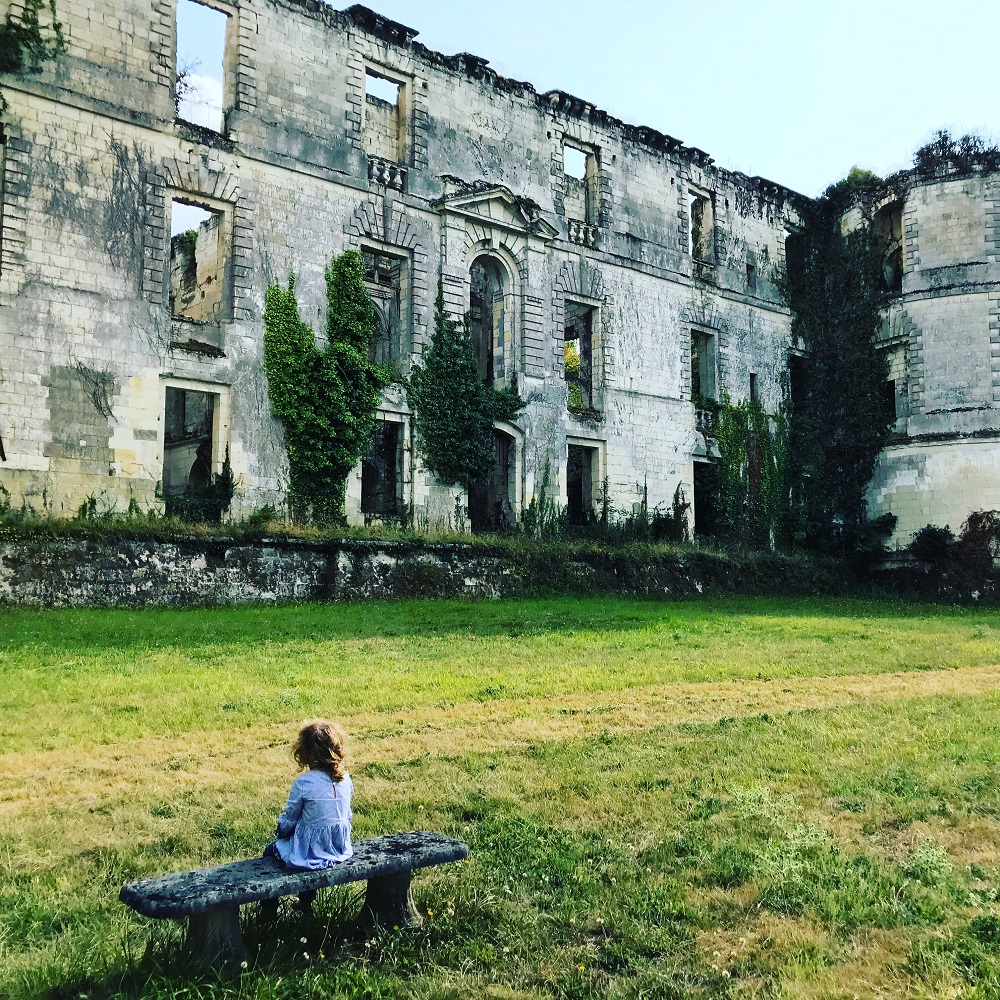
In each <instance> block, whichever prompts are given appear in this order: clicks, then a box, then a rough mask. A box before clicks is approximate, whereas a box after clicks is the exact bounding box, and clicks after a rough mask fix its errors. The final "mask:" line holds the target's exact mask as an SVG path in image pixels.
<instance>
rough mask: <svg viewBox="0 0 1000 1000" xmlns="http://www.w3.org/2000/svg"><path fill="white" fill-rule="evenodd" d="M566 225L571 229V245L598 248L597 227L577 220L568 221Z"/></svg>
mask: <svg viewBox="0 0 1000 1000" xmlns="http://www.w3.org/2000/svg"><path fill="white" fill-rule="evenodd" d="M566 225H567V227H568V228H569V239H570V242H571V243H578V244H579V245H580V246H582V247H591V248H593V247H596V246H597V226H591V225H590V224H588V223H586V222H579V221H577V220H576V219H568V220H567V222H566Z"/></svg>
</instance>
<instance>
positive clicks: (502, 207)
mask: <svg viewBox="0 0 1000 1000" xmlns="http://www.w3.org/2000/svg"><path fill="white" fill-rule="evenodd" d="M190 2H191V0H88V2H87V3H86V4H85V3H83V2H81V0H60V2H59V15H60V18H61V20H62V22H63V25H64V33H65V38H66V50H65V51H64V52H63V53H61V54H60V55H59V57H58V58H57V59H55V60H53V61H51V62H49V63H47V64H45V66H44V67H43V69H42V71H41V72H39V73H31V74H19V75H17V76H3V77H0V85H2V91H3V96H4V98H5V99H6V107H5V110H4V111H3V116H2V139H3V144H2V147H0V149H2V160H0V170H2V192H3V199H2V235H0V240H2V244H0V252H2V257H0V442H2V444H0V484H2V485H3V486H4V487H5V488H6V489H7V490H8V491H9V493H10V494H11V497H12V500H13V502H14V503H15V504H17V503H20V502H22V500H23V501H26V502H27V503H29V504H31V505H32V506H34V507H36V508H37V509H41V508H43V507H45V508H46V509H49V510H51V511H53V512H54V513H60V514H67V513H72V512H73V511H75V509H76V508H77V506H78V505H79V504H80V503H81V502H82V501H83V500H85V499H86V498H87V497H91V496H93V497H95V498H97V500H98V503H99V504H100V505H102V506H104V507H108V508H110V507H113V506H117V507H118V508H119V509H124V507H126V506H127V505H128V504H129V502H130V501H131V500H133V499H134V500H136V501H137V502H138V503H139V505H140V506H141V507H147V506H156V505H159V504H161V503H163V502H164V501H165V500H166V499H168V498H169V497H170V496H171V495H173V494H176V493H182V492H183V491H185V490H186V489H188V488H189V487H190V486H191V485H198V484H203V483H205V482H207V481H209V480H210V478H211V476H212V475H214V474H217V473H218V472H219V471H220V470H221V468H222V463H223V461H224V459H225V456H226V454H227V453H228V454H229V456H230V459H231V463H232V468H233V472H234V474H235V475H236V477H237V485H238V494H237V498H236V501H235V506H236V509H235V512H236V513H242V512H247V511H250V510H253V509H255V508H258V507H261V506H263V505H268V504H270V505H275V506H279V507H280V506H281V504H282V503H283V501H284V489H285V484H286V481H287V458H286V453H285V448H284V441H283V435H282V428H281V425H280V424H279V423H278V422H277V421H276V420H275V419H274V418H273V416H272V415H271V412H270V406H269V402H268V394H267V386H266V381H265V377H264V372H263V368H262V337H263V321H262V313H263V305H264V296H265V292H266V289H267V287H268V285H269V284H270V283H271V282H272V281H274V280H280V281H285V280H287V278H288V276H289V274H291V273H294V274H295V275H296V276H297V289H298V292H299V298H300V304H301V306H302V314H303V318H304V319H306V320H307V321H308V322H310V323H311V324H312V325H313V327H314V328H315V329H316V330H317V331H318V332H321V331H322V329H323V317H324V315H325V305H326V304H325V287H324V282H323V269H324V266H325V265H326V264H327V263H328V262H329V260H330V258H331V256H332V255H333V254H334V253H336V252H340V251H342V250H344V249H347V248H355V249H357V250H359V251H361V253H362V255H363V259H364V261H365V265H366V280H367V282H368V286H369V290H370V292H371V295H372V297H373V299H374V301H375V303H376V306H377V310H378V315H379V333H378V338H377V342H376V343H375V344H374V345H373V348H372V349H373V352H374V354H373V356H374V357H375V358H377V359H378V360H380V361H384V362H388V363H393V364H395V365H397V366H398V367H399V369H400V370H401V372H403V373H404V374H405V372H406V371H407V370H408V368H409V366H411V365H413V364H419V363H420V357H421V352H422V351H423V350H424V349H425V347H426V346H427V344H428V343H429V338H430V335H431V324H432V322H433V299H434V295H435V293H436V288H437V282H438V280H439V278H440V279H441V280H442V281H443V286H444V293H445V297H446V302H447V306H448V309H449V310H450V311H451V312H452V313H453V314H454V315H455V316H459V317H460V316H463V315H466V314H468V315H469V317H470V321H471V329H472V335H473V340H474V345H475V350H476V355H477V359H478V362H479V366H480V371H481V374H482V377H483V378H484V379H485V380H486V381H487V382H490V383H492V384H494V385H496V386H504V385H509V384H511V383H512V382H514V381H515V380H516V384H517V386H518V388H519V390H520V392H521V395H522V396H523V397H524V398H525V399H526V400H527V401H528V405H527V407H526V408H525V410H524V411H523V412H522V413H521V414H520V416H519V417H518V419H517V421H516V422H515V423H510V424H500V425H498V426H496V428H495V430H494V437H495V446H496V466H495V471H494V475H493V477H492V478H491V480H490V482H488V483H484V484H482V487H481V488H480V489H477V490H474V491H473V493H472V495H471V496H468V497H465V496H464V495H459V494H457V491H456V490H454V489H452V488H449V487H445V486H443V485H441V484H440V483H437V482H436V481H435V480H434V479H433V477H432V476H430V475H429V474H428V473H427V472H426V471H425V470H424V469H423V468H422V466H421V461H420V454H419V452H418V451H417V450H416V448H415V445H414V435H413V428H412V422H411V414H410V412H409V410H408V407H407V404H406V400H405V396H404V394H403V393H402V391H401V390H400V389H398V388H395V387H394V388H392V389H390V390H389V391H388V392H387V393H386V395H385V398H384V400H383V403H382V406H381V409H380V411H379V420H378V424H377V427H376V431H375V433H374V436H373V440H372V448H371V453H370V455H369V456H368V457H367V458H366V459H365V460H364V461H363V462H362V463H361V464H360V465H359V467H358V468H357V470H356V471H355V473H354V474H353V475H352V477H351V481H350V483H349V489H348V515H349V517H350V519H351V520H352V521H355V522H362V521H364V520H366V519H367V520H373V519H374V520H378V519H383V518H390V517H395V516H398V515H399V513H400V512H401V511H403V510H409V511H412V516H413V518H414V520H415V522H416V524H417V525H418V526H424V525H427V526H433V525H442V524H447V523H453V522H454V519H455V517H456V511H458V512H459V514H458V517H459V520H464V519H465V518H466V517H467V518H468V520H469V521H470V522H471V524H472V525H473V526H474V527H475V526H482V527H486V526H489V525H490V524H494V523H496V521H497V519H498V518H501V517H502V518H503V519H511V520H513V519H516V518H517V517H518V516H519V515H520V512H521V511H522V510H523V509H524V507H525V505H526V503H527V502H528V500H529V499H530V498H531V497H532V495H534V494H535V493H536V492H537V491H538V489H539V487H540V484H541V482H542V479H543V477H545V476H546V475H547V476H548V477H549V480H550V482H551V484H552V488H553V490H554V492H555V494H556V497H557V499H558V500H559V502H560V503H562V504H563V505H565V506H566V507H567V509H568V511H569V514H570V517H571V518H572V519H576V520H584V519H586V517H587V516H588V515H589V513H590V512H591V511H593V509H594V507H595V505H596V504H598V503H599V502H600V500H601V498H602V496H603V494H604V491H605V489H606V490H607V496H608V500H609V502H610V504H611V505H612V506H613V507H614V508H615V509H616V510H624V511H630V510H631V509H632V508H633V505H635V504H637V503H639V502H641V501H642V499H643V498H644V497H646V498H647V499H648V503H649V504H650V505H651V506H653V505H656V504H669V503H670V501H671V499H672V497H673V496H674V494H675V490H676V489H677V487H678V486H680V487H681V489H682V491H683V493H684V495H685V496H686V497H687V498H689V499H691V498H693V500H694V508H695V516H697V512H698V506H699V502H700V500H701V499H702V498H703V489H704V487H703V486H702V485H701V484H702V483H703V482H704V479H703V475H702V470H703V469H704V468H705V467H706V466H707V464H708V463H711V461H712V460H713V458H714V457H715V455H716V454H717V449H716V447H715V444H714V440H713V435H712V426H711V419H710V416H709V413H708V411H707V410H706V409H705V408H704V407H703V406H699V403H700V402H702V401H703V400H705V399H713V398H714V399H718V398H721V395H722V394H723V393H727V394H728V395H729V397H730V398H731V399H733V400H742V399H746V398H757V399H759V400H760V401H761V402H762V404H763V405H764V407H765V408H766V409H768V410H769V411H774V410H776V409H777V408H778V406H779V405H780V402H781V400H782V394H783V392H784V391H786V386H785V382H786V379H787V372H788V370H789V369H788V361H789V355H790V353H791V355H792V357H793V358H794V356H795V351H796V345H795V344H793V343H792V341H791V334H790V326H791V324H790V316H789V313H788V310H787V308H786V307H785V305H784V304H783V302H782V299H781V296H780V294H779V292H778V288H777V287H776V280H777V279H778V278H779V277H780V275H781V274H782V272H783V269H784V267H785V241H786V236H787V235H788V233H789V232H791V231H793V230H794V228H795V224H796V212H795V205H796V203H797V198H798V196H796V195H794V194H793V193H792V192H790V191H788V190H787V189H785V188H783V187H781V186H780V185H778V184H774V183H772V182H770V181H766V180H764V179H762V178H759V177H747V176H745V175H743V174H740V173H734V172H730V171H726V170H722V169H719V168H718V167H716V166H715V165H714V164H713V161H712V159H711V158H710V157H709V156H708V155H706V154H705V153H703V152H702V151H700V150H698V149H693V148H690V147H688V146H685V145H684V144H683V143H681V142H680V141H678V140H677V139H674V138H672V137H670V136H667V135H663V134H661V133H659V132H657V131H654V130H653V129H649V128H642V127H637V126H633V125H628V124H625V123H623V122H621V121H618V120H617V119H615V118H612V117H611V116H610V115H608V114H607V113H605V112H603V111H601V110H599V109H598V108H596V107H594V106H593V105H590V104H588V103H586V102H585V101H582V100H579V99H578V98H575V97H572V96H570V95H569V94H565V93H562V92H560V91H552V92H549V93H545V94H540V93H537V92H536V91H535V89H534V88H533V87H532V86H531V85H530V84H528V83H522V82H518V81H514V80H509V79H506V78H504V77H501V76H499V75H498V74H497V73H496V72H495V71H494V70H492V69H491V68H490V67H489V66H488V64H487V63H486V61H485V60H483V59H480V58H478V57H476V56H472V55H468V54H460V55H456V56H444V55H441V54H439V53H437V52H433V51H431V50H429V49H427V48H425V47H424V46H422V45H421V44H420V43H419V42H417V41H416V40H415V36H416V32H415V31H412V30H411V29H409V28H406V27H404V26H403V25H400V24H396V23H394V22H392V21H389V20H387V19H385V18H383V17H380V16H378V15H376V14H374V13H373V12H371V11H369V10H367V9H366V8H363V7H360V6H355V7H351V8H349V9H348V10H345V11H337V10H334V9H332V8H330V7H328V6H326V5H325V4H324V3H322V2H319V0H206V2H205V3H204V4H203V5H201V6H203V7H206V8H209V9H210V11H212V12H216V14H217V16H218V17H219V18H220V19H221V24H222V25H223V28H222V35H221V36H220V37H224V42H223V43H221V44H220V53H219V59H220V62H221V63H222V65H223V93H222V100H221V108H220V114H219V115H218V117H217V120H215V121H211V122H209V123H208V124H202V125H195V124H192V123H190V122H187V121H185V120H183V118H184V115H183V113H182V112H183V108H184V106H183V101H182V100H181V98H182V97H183V95H182V94H181V93H179V92H178V74H179V72H180V75H181V86H182V87H183V80H184V68H183V67H181V66H179V65H178V60H177V50H178V39H177V32H178V28H177V25H178V21H177V7H178V4H179V3H180V4H183V3H190ZM11 4H12V6H13V8H14V9H15V10H17V9H20V8H21V6H22V4H21V2H20V0H11ZM799 203H800V202H799ZM880 220H881V221H880V224H881V225H883V226H884V230H885V246H886V259H887V281H889V282H892V283H893V292H894V296H893V298H892V302H891V305H890V307H889V309H888V314H887V321H886V329H885V335H884V345H885V349H886V350H888V351H890V352H891V353H892V382H891V384H890V385H889V386H887V389H886V391H887V393H890V392H891V393H892V394H893V399H894V401H895V405H896V412H897V418H898V419H897V424H896V431H897V434H896V437H895V438H894V443H893V444H892V446H891V447H890V448H889V449H888V450H887V451H886V453H885V455H884V456H883V459H882V462H881V465H880V468H879V471H878V473H877V477H876V480H875V482H874V483H873V486H872V491H871V500H872V504H873V509H874V510H875V512H880V511H883V510H892V511H893V512H894V513H896V514H897V515H898V516H899V517H900V532H902V533H903V534H908V533H909V532H912V531H913V530H914V529H916V528H917V527H920V526H921V525H922V524H925V523H927V522H928V521H936V522H938V523H944V522H950V523H952V525H953V526H955V527H957V526H958V524H959V523H960V522H961V520H962V519H963V517H964V514H965V513H966V512H967V511H968V510H970V509H975V508H977V507H984V506H985V507H996V506H1000V502H998V501H997V498H996V489H997V484H998V480H1000V457H998V456H1000V450H998V449H997V447H996V443H997V435H998V433H1000V432H998V431H997V430H996V428H997V426H998V424H997V421H996V419H995V416H994V413H995V411H994V406H995V405H996V404H995V400H1000V281H998V278H1000V176H998V175H996V174H989V173H981V174H977V175H976V176H973V177H966V178H960V179H954V178H948V177H937V178H930V179H928V178H924V179H923V180H921V181H919V182H917V181H915V182H914V184H913V185H912V187H911V188H910V189H909V191H908V193H907V195H906V198H905V201H904V202H903V203H898V204H889V205H886V206H884V212H883V213H882V215H881V216H880ZM793 368H794V362H793ZM793 374H794V372H793ZM456 501H457V503H456ZM466 511H467V513H466Z"/></svg>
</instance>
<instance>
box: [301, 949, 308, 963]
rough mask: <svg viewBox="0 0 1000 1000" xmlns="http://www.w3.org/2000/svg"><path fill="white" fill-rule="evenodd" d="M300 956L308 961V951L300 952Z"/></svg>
mask: <svg viewBox="0 0 1000 1000" xmlns="http://www.w3.org/2000/svg"><path fill="white" fill-rule="evenodd" d="M302 957H303V958H304V959H305V960H306V961H307V962H308V961H309V952H308V951H304V952H302Z"/></svg>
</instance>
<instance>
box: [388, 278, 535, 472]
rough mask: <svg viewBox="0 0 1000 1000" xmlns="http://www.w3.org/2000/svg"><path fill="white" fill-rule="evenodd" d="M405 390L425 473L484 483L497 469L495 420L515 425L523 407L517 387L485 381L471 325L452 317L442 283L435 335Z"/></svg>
mask: <svg viewBox="0 0 1000 1000" xmlns="http://www.w3.org/2000/svg"><path fill="white" fill-rule="evenodd" d="M406 391H407V398H408V399H409V402H410V406H411V407H412V408H413V414H414V416H413V422H414V426H415V428H416V432H417V444H418V447H419V448H420V451H421V453H422V455H423V459H424V464H425V465H426V466H427V468H428V469H430V471H431V472H433V473H434V474H435V475H436V476H437V477H438V478H439V479H440V480H441V481H442V482H445V483H449V484H455V485H457V486H461V487H462V488H463V489H465V490H471V489H472V487H474V486H476V485H477V484H479V483H483V482H485V481H486V480H487V479H488V478H489V476H490V475H491V473H492V470H493V463H494V448H493V423H494V421H497V420H513V419H514V417H516V416H517V414H518V413H519V412H520V411H521V410H522V409H523V408H524V405H525V403H524V400H522V399H521V397H520V396H519V395H518V393H517V389H516V388H513V387H512V388H506V389H495V388H493V387H492V386H487V385H486V384H485V383H484V382H483V379H482V377H481V376H480V374H479V366H478V364H477V363H476V358H475V355H474V353H473V350H472V338H471V336H470V334H469V330H468V325H467V324H466V323H460V322H458V321H457V320H455V319H454V318H452V317H451V316H449V315H448V313H447V311H446V309H445V305H444V289H443V287H442V285H441V283H440V282H439V283H438V293H437V301H436V303H435V307H434V336H433V338H432V340H431V345H430V348H429V349H428V350H427V352H426V353H425V354H424V363H423V366H421V367H417V368H414V370H413V372H412V373H411V375H410V378H409V380H408V382H407V387H406Z"/></svg>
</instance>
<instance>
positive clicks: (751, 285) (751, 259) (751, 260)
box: [747, 253, 757, 292]
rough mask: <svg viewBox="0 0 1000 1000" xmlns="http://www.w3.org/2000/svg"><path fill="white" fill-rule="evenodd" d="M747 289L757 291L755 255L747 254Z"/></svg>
mask: <svg viewBox="0 0 1000 1000" xmlns="http://www.w3.org/2000/svg"><path fill="white" fill-rule="evenodd" d="M747 291H748V292H756V291H757V255H756V254H754V253H748V254H747Z"/></svg>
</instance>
